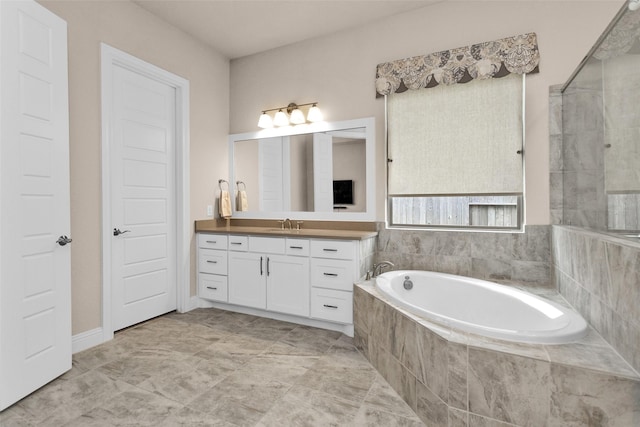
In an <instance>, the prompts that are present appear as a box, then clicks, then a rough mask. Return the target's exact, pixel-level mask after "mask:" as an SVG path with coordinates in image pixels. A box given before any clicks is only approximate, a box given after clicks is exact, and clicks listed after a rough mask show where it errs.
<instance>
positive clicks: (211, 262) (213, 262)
mask: <svg viewBox="0 0 640 427" xmlns="http://www.w3.org/2000/svg"><path fill="white" fill-rule="evenodd" d="M207 262H208V263H209V264H217V263H218V261H211V260H210V259H208V260H207Z"/></svg>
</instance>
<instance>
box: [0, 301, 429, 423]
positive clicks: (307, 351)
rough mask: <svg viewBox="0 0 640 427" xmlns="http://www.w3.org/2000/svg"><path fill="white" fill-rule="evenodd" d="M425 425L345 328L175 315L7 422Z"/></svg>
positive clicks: (106, 347)
mask: <svg viewBox="0 0 640 427" xmlns="http://www.w3.org/2000/svg"><path fill="white" fill-rule="evenodd" d="M121 425H135V426H228V427H233V426H261V427H262V426H264V427H266V426H278V427H281V426H385V427H391V426H422V425H423V424H422V422H421V421H420V419H419V418H418V417H417V416H416V415H415V413H414V412H412V411H411V409H410V408H409V407H408V406H407V404H406V403H404V401H403V400H402V399H401V398H400V397H399V396H398V395H397V394H396V392H395V391H393V389H392V388H391V387H390V386H389V385H388V384H387V382H385V380H384V379H383V378H382V377H381V376H380V375H379V374H378V373H377V371H376V370H375V369H374V368H373V367H372V366H371V365H370V364H369V363H368V362H367V361H366V359H365V358H364V357H363V356H362V355H361V354H360V353H359V352H358V351H357V350H356V349H355V347H354V346H353V342H352V339H351V338H349V337H346V336H344V335H342V334H340V333H338V332H331V331H326V330H322V329H316V328H311V327H307V326H300V325H295V324H291V323H286V322H280V321H276V320H271V319H263V318H259V317H255V316H248V315H244V314H238V313H232V312H228V311H223V310H217V309H198V310H194V311H191V312H189V313H186V314H177V313H171V314H168V315H165V316H162V317H159V318H156V319H153V320H150V321H148V322H146V323H142V324H140V325H137V326H135V327H131V328H129V329H126V330H123V331H121V332H118V333H117V334H116V336H115V338H114V339H113V340H112V341H110V342H108V343H105V344H102V345H100V346H98V347H94V348H92V349H89V350H86V351H84V352H81V353H78V354H75V355H74V356H73V369H72V370H71V371H69V372H68V373H66V374H65V375H63V376H62V377H60V378H58V379H57V380H55V381H53V382H51V383H50V384H48V385H47V386H45V387H43V388H41V389H40V390H38V391H36V392H35V393H33V394H31V395H30V396H28V397H26V398H25V399H23V400H21V401H20V402H18V403H16V404H15V405H13V406H12V407H10V408H8V409H6V410H5V411H4V412H1V413H0V426H2V427H5V426H7V427H22V426H56V427H57V426H82V427H85V426H86V427H89V426H121Z"/></svg>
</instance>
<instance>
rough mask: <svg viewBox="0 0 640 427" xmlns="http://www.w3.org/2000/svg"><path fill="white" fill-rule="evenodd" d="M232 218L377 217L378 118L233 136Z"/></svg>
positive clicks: (329, 218) (230, 145) (362, 218)
mask: <svg viewBox="0 0 640 427" xmlns="http://www.w3.org/2000/svg"><path fill="white" fill-rule="evenodd" d="M229 171H230V178H231V179H230V183H231V188H232V197H234V201H233V202H234V203H232V204H233V205H234V206H233V217H235V218H255V219H270V218H271V219H272V218H296V219H309V220H312V219H313V220H339V221H373V220H375V185H376V182H375V180H376V175H375V120H374V118H373V117H370V118H365V119H355V120H347V121H341V122H323V123H313V124H309V125H298V126H288V127H285V128H276V129H265V130H261V131H258V132H250V133H242V134H234V135H229Z"/></svg>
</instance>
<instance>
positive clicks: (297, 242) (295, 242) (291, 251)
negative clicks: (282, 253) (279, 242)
mask: <svg viewBox="0 0 640 427" xmlns="http://www.w3.org/2000/svg"><path fill="white" fill-rule="evenodd" d="M286 246H287V248H286V251H287V252H286V253H287V255H299V256H309V240H307V239H289V238H287V243H286Z"/></svg>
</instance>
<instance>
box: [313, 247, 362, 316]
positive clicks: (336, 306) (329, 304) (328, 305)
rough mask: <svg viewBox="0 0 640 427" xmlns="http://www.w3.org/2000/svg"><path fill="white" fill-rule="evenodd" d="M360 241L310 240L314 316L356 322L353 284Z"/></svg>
mask: <svg viewBox="0 0 640 427" xmlns="http://www.w3.org/2000/svg"><path fill="white" fill-rule="evenodd" d="M357 243H358V242H355V241H343V240H313V241H312V242H311V257H312V258H311V317H313V318H316V319H322V320H328V321H332V322H340V323H352V322H353V284H354V283H355V282H356V281H357V280H358V276H359V268H358V267H359V263H358V259H357V255H358V248H359V247H358V244H357Z"/></svg>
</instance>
